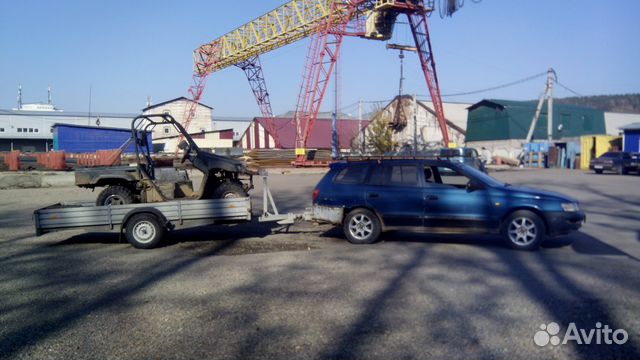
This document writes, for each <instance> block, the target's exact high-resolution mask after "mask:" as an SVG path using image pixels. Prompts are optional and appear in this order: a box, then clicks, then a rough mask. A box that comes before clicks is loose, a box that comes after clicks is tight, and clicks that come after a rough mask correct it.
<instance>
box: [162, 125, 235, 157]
mask: <svg viewBox="0 0 640 360" xmlns="http://www.w3.org/2000/svg"><path fill="white" fill-rule="evenodd" d="M189 135H191V138H193V141H195V143H196V145H198V147H199V148H200V149H203V150H215V149H229V148H232V147H233V144H234V140H233V136H234V131H233V129H222V130H209V131H200V132H192V133H189ZM179 137H180V135H172V136H167V137H161V138H159V139H153V145H154V151H156V152H158V151H165V152H171V151H175V148H170V147H168V146H169V145H171V144H177V140H178V138H179Z"/></svg>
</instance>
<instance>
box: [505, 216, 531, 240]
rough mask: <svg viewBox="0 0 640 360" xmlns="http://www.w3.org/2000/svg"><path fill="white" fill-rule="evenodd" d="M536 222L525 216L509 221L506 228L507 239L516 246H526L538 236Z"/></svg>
mask: <svg viewBox="0 0 640 360" xmlns="http://www.w3.org/2000/svg"><path fill="white" fill-rule="evenodd" d="M537 231H538V229H537V228H536V224H535V223H534V222H533V221H531V219H528V218H526V217H517V218H515V219H513V220H512V221H511V223H509V228H508V229H507V232H508V235H509V239H510V240H511V242H513V243H514V244H516V245H518V246H527V245H530V244H531V243H533V242H534V241H535V240H536V237H537V236H538V233H537Z"/></svg>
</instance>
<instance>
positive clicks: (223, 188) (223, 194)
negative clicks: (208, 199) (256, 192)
mask: <svg viewBox="0 0 640 360" xmlns="http://www.w3.org/2000/svg"><path fill="white" fill-rule="evenodd" d="M248 196H249V194H247V192H246V191H245V190H244V186H242V184H241V183H239V182H232V181H225V182H222V183H221V184H220V185H218V187H217V188H216V189H215V190H214V191H213V196H212V197H213V198H214V199H238V198H245V197H248Z"/></svg>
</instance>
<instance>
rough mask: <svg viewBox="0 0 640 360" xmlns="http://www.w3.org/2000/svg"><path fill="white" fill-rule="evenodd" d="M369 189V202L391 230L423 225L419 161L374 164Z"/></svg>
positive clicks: (367, 186) (367, 191)
mask: <svg viewBox="0 0 640 360" xmlns="http://www.w3.org/2000/svg"><path fill="white" fill-rule="evenodd" d="M373 166H374V167H373V169H372V171H371V176H370V177H369V181H368V183H367V185H366V186H365V201H366V203H367V206H369V207H370V208H372V209H374V210H375V211H376V212H377V213H378V215H380V216H381V217H382V221H383V223H384V225H385V226H387V227H419V226H422V215H423V207H424V206H423V199H422V194H421V192H420V184H421V177H420V176H419V167H418V165H417V164H416V163H415V162H396V161H393V162H387V163H384V162H383V163H382V164H377V165H373Z"/></svg>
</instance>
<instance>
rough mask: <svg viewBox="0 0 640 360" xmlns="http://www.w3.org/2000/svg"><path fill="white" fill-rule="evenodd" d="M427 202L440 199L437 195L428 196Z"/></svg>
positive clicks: (426, 197)
mask: <svg viewBox="0 0 640 360" xmlns="http://www.w3.org/2000/svg"><path fill="white" fill-rule="evenodd" d="M424 198H425V200H438V197H437V196H435V195H426V196H425V197H424Z"/></svg>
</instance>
